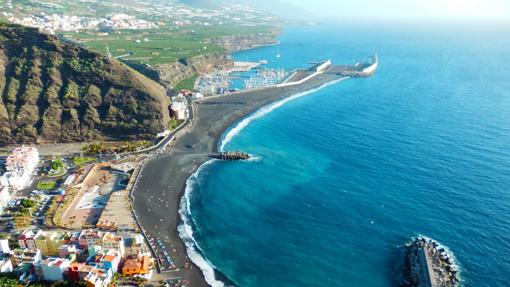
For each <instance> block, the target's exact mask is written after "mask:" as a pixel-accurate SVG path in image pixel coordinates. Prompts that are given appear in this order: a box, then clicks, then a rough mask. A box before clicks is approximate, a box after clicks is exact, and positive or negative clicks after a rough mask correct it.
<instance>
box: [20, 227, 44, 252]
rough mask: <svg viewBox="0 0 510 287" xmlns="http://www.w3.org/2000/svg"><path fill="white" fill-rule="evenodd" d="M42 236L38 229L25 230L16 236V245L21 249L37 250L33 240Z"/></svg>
mask: <svg viewBox="0 0 510 287" xmlns="http://www.w3.org/2000/svg"><path fill="white" fill-rule="evenodd" d="M40 234H42V231H41V230H40V229H27V230H24V231H23V232H22V233H21V235H20V236H18V243H19V246H20V247H21V248H27V249H37V245H36V243H35V238H36V237H37V236H39V235H40Z"/></svg>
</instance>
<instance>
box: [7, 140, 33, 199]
mask: <svg viewBox="0 0 510 287" xmlns="http://www.w3.org/2000/svg"><path fill="white" fill-rule="evenodd" d="M38 162H39V152H38V151H37V149H36V148H35V147H27V146H21V147H19V148H15V149H14V150H13V151H12V152H11V154H10V155H9V156H8V157H7V159H6V160H5V169H6V170H7V172H6V173H4V174H3V175H2V176H1V177H0V185H2V186H8V187H11V188H13V189H15V190H19V189H23V188H25V187H27V186H28V185H29V184H30V180H31V179H32V173H33V172H34V170H35V167H36V166H37V163H38Z"/></svg>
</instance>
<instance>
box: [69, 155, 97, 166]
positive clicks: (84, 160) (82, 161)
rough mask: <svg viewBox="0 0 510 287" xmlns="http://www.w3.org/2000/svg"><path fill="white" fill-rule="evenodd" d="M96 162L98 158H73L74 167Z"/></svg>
mask: <svg viewBox="0 0 510 287" xmlns="http://www.w3.org/2000/svg"><path fill="white" fill-rule="evenodd" d="M94 161H96V158H94V157H78V156H77V157H74V158H73V163H74V165H76V166H80V165H83V164H86V163H90V162H94Z"/></svg>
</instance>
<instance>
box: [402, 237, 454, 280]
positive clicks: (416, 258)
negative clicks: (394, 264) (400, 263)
mask: <svg viewBox="0 0 510 287" xmlns="http://www.w3.org/2000/svg"><path fill="white" fill-rule="evenodd" d="M403 272H404V274H403V275H404V276H403V281H402V282H401V284H400V286H401V287H455V286H458V283H459V278H458V270H457V267H456V266H455V264H454V262H453V257H452V255H451V254H449V253H448V252H447V250H446V249H445V248H444V247H441V246H440V245H439V243H437V242H436V241H434V240H432V239H429V238H425V237H421V236H420V237H417V238H416V239H414V240H413V242H412V243H411V244H409V245H408V246H406V256H405V264H404V270H403Z"/></svg>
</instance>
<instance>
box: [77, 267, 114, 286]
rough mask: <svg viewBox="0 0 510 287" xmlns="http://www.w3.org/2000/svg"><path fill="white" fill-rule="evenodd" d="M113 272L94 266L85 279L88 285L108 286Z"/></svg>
mask: <svg viewBox="0 0 510 287" xmlns="http://www.w3.org/2000/svg"><path fill="white" fill-rule="evenodd" d="M112 277H113V274H112V273H111V272H109V271H107V270H104V269H101V268H97V267H96V268H93V269H92V270H91V271H90V272H89V273H88V274H87V276H85V278H84V279H83V281H85V286H86V287H107V286H108V285H109V284H110V282H111V280H112Z"/></svg>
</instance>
